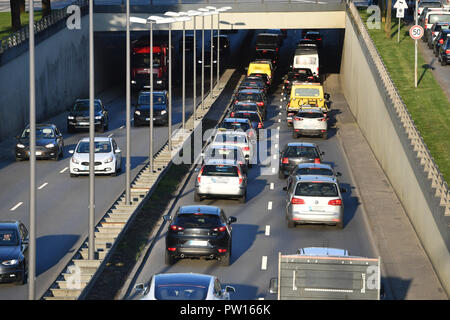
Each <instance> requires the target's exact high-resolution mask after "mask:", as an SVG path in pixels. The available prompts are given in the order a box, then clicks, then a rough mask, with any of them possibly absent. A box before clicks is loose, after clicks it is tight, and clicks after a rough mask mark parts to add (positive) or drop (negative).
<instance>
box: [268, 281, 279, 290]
mask: <svg viewBox="0 0 450 320" xmlns="http://www.w3.org/2000/svg"><path fill="white" fill-rule="evenodd" d="M269 292H270V293H274V294H277V293H278V278H272V279H270V284H269Z"/></svg>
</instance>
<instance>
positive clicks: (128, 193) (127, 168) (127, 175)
mask: <svg viewBox="0 0 450 320" xmlns="http://www.w3.org/2000/svg"><path fill="white" fill-rule="evenodd" d="M126 6H127V8H126V10H127V13H126V19H127V22H126V24H127V32H126V33H127V34H126V47H127V48H126V55H127V57H126V60H127V61H126V64H127V66H126V69H127V70H126V73H127V75H126V99H127V101H126V117H125V126H126V140H127V155H126V160H125V185H126V188H125V201H126V204H127V205H130V204H131V186H130V185H131V177H130V170H131V165H130V162H131V138H130V134H131V129H130V124H131V83H130V81H131V79H130V73H131V71H130V59H131V57H130V0H127V4H126Z"/></svg>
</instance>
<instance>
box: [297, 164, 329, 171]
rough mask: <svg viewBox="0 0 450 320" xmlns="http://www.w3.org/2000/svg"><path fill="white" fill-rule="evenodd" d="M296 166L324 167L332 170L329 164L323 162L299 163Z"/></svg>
mask: <svg viewBox="0 0 450 320" xmlns="http://www.w3.org/2000/svg"><path fill="white" fill-rule="evenodd" d="M297 168H324V169H330V170H333V168H331V166H330V165H329V164H325V163H299V164H298V165H297Z"/></svg>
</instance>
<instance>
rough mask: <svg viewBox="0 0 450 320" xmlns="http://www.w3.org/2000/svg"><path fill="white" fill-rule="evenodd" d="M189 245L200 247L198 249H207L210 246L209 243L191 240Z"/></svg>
mask: <svg viewBox="0 0 450 320" xmlns="http://www.w3.org/2000/svg"><path fill="white" fill-rule="evenodd" d="M188 245H190V246H198V247H205V246H207V245H208V241H200V240H189V241H188Z"/></svg>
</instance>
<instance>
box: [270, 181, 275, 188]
mask: <svg viewBox="0 0 450 320" xmlns="http://www.w3.org/2000/svg"><path fill="white" fill-rule="evenodd" d="M273 187H274V184H273V182H271V183H270V190H273Z"/></svg>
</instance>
